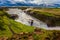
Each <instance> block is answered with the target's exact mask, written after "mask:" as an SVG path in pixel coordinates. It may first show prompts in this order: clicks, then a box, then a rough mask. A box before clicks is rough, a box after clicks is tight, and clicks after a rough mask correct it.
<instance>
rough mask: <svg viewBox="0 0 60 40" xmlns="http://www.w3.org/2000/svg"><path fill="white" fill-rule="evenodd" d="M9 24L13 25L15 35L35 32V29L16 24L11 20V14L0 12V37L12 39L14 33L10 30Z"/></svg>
mask: <svg viewBox="0 0 60 40" xmlns="http://www.w3.org/2000/svg"><path fill="white" fill-rule="evenodd" d="M2 15H3V16H2ZM9 24H11V29H12V30H13V31H14V32H15V33H20V32H33V31H34V27H32V26H27V25H24V24H22V23H19V22H16V21H14V20H13V19H10V18H9V14H7V13H5V12H3V11H0V37H1V36H8V37H10V36H11V35H12V33H11V31H10V29H9Z"/></svg>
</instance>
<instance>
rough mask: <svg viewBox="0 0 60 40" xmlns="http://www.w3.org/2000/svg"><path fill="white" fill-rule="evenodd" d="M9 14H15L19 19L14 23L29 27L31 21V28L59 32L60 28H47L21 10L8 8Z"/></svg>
mask: <svg viewBox="0 0 60 40" xmlns="http://www.w3.org/2000/svg"><path fill="white" fill-rule="evenodd" d="M7 12H8V13H9V14H17V15H18V16H19V18H17V19H16V20H15V21H17V22H20V23H22V24H25V25H28V26H30V22H31V20H33V26H34V27H39V28H44V29H47V30H60V27H48V26H47V24H46V23H44V22H42V21H40V20H38V19H36V18H34V17H32V16H30V15H28V14H26V13H25V12H24V11H23V10H21V9H18V8H14V9H13V8H10V9H9V11H7Z"/></svg>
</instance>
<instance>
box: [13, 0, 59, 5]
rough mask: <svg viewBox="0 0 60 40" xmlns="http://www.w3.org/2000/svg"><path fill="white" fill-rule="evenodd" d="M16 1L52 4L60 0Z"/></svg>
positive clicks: (15, 0)
mask: <svg viewBox="0 0 60 40" xmlns="http://www.w3.org/2000/svg"><path fill="white" fill-rule="evenodd" d="M13 1H14V2H24V3H32V4H37V5H39V4H42V3H45V4H52V3H58V2H60V0H13Z"/></svg>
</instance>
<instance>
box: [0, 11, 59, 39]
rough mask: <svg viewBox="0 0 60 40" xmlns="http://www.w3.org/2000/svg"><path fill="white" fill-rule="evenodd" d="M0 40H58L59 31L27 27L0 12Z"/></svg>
mask: <svg viewBox="0 0 60 40" xmlns="http://www.w3.org/2000/svg"><path fill="white" fill-rule="evenodd" d="M0 40H60V30H46V29H41V28H35V27H32V26H27V25H24V24H22V23H19V22H16V21H14V19H13V18H12V17H11V15H9V14H8V13H6V12H5V11H3V10H0Z"/></svg>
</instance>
